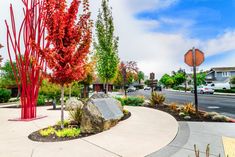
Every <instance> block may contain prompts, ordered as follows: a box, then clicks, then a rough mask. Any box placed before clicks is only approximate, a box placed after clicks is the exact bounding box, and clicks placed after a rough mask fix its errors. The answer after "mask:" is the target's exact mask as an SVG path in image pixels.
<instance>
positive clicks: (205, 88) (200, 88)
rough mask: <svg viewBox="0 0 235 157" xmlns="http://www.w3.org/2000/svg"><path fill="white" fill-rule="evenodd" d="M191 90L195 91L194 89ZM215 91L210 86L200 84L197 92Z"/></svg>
mask: <svg viewBox="0 0 235 157" xmlns="http://www.w3.org/2000/svg"><path fill="white" fill-rule="evenodd" d="M191 92H192V93H194V89H193V90H192V91H191ZM214 92H215V90H214V89H213V88H211V87H209V86H198V87H197V93H200V94H205V93H208V94H214Z"/></svg>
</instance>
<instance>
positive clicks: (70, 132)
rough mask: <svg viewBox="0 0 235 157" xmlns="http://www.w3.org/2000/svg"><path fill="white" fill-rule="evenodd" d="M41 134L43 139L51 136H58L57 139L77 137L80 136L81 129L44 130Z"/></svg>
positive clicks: (50, 128) (51, 128)
mask: <svg viewBox="0 0 235 157" xmlns="http://www.w3.org/2000/svg"><path fill="white" fill-rule="evenodd" d="M39 134H40V135H41V136H43V137H47V136H50V135H54V134H55V135H56V136H57V137H60V138H63V137H77V136H78V135H79V134H80V128H64V129H62V130H56V129H55V128H53V127H49V128H47V129H42V130H40V131H39Z"/></svg>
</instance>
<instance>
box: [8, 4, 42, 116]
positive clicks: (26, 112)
mask: <svg viewBox="0 0 235 157" xmlns="http://www.w3.org/2000/svg"><path fill="white" fill-rule="evenodd" d="M22 3H23V12H24V19H23V21H22V23H21V25H20V28H19V29H17V28H16V23H15V16H14V12H13V8H12V5H11V6H10V15H11V21H10V23H11V25H8V22H7V21H5V24H6V28H7V49H8V54H9V58H10V62H11V65H12V68H13V71H14V76H15V78H16V82H17V85H18V91H19V92H20V102H21V119H22V120H29V119H35V118H36V116H37V114H36V105H37V99H38V92H39V87H40V84H41V81H42V77H43V72H44V71H45V69H46V64H45V62H44V59H43V57H42V53H44V52H45V50H46V44H45V42H44V41H45V35H44V34H45V27H44V23H43V19H42V12H43V3H44V2H43V0H22ZM13 60H15V61H16V69H15V68H14V66H13V64H12V62H13Z"/></svg>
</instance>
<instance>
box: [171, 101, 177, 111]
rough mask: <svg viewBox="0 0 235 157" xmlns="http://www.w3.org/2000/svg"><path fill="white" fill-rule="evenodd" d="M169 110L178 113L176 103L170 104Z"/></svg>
mask: <svg viewBox="0 0 235 157" xmlns="http://www.w3.org/2000/svg"><path fill="white" fill-rule="evenodd" d="M169 108H170V109H171V110H172V111H175V112H176V111H178V105H177V104H176V103H171V104H170V105H169Z"/></svg>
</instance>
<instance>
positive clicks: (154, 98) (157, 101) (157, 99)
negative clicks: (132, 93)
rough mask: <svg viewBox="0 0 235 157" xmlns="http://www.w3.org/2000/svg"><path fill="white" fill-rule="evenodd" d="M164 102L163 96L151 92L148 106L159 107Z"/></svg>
mask: <svg viewBox="0 0 235 157" xmlns="http://www.w3.org/2000/svg"><path fill="white" fill-rule="evenodd" d="M165 100H166V97H165V96H164V95H163V94H159V93H157V92H153V93H152V95H151V98H150V104H151V105H152V106H155V105H161V104H163V103H164V102H165Z"/></svg>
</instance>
